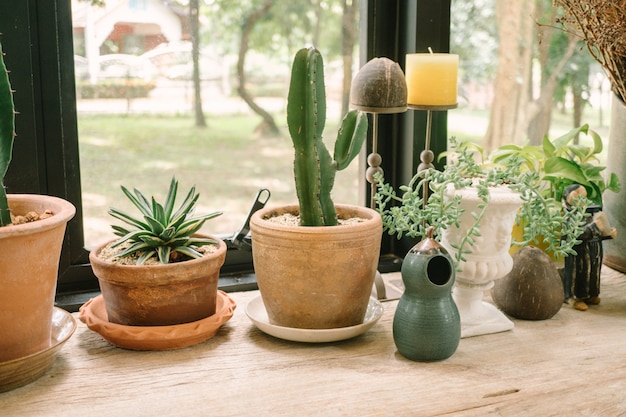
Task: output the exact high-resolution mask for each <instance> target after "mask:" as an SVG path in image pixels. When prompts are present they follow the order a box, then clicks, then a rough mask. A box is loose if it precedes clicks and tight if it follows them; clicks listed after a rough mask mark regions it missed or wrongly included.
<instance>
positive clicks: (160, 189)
mask: <svg viewBox="0 0 626 417" xmlns="http://www.w3.org/2000/svg"><path fill="white" fill-rule="evenodd" d="M276 120H277V121H278V123H280V120H284V115H277V116H276ZM258 121H259V119H258V117H255V116H251V115H238V114H234V115H219V116H208V117H207V124H208V127H207V128H196V127H194V123H193V119H192V118H191V117H185V116H162V115H159V116H146V115H133V116H113V115H98V116H85V115H81V116H80V118H79V138H80V163H81V181H82V192H83V210H84V214H85V230H86V239H87V241H88V244H89V243H90V242H99V241H102V240H104V239H106V238H108V237H111V236H112V235H111V231H110V226H109V223H110V222H111V220H113V219H112V218H110V217H109V216H108V215H107V210H108V209H109V207H110V206H113V207H116V208H119V209H122V210H132V207H131V205H130V203H127V202H126V201H125V197H124V195H123V194H122V192H121V190H120V185H125V186H126V187H128V188H134V187H136V188H138V189H140V190H141V191H142V192H144V193H145V194H146V195H148V196H152V195H154V196H155V197H157V199H164V197H165V193H166V192H167V187H168V186H169V182H170V179H171V178H172V176H176V178H177V179H178V180H179V182H180V186H179V187H180V191H179V193H180V194H182V193H183V192H184V191H185V190H186V189H188V188H189V187H191V186H192V185H195V186H196V188H197V190H198V192H199V194H200V199H199V203H198V209H197V211H198V213H208V212H211V211H218V210H219V211H223V212H224V214H223V215H222V216H221V217H218V218H216V219H213V220H211V221H209V223H207V225H206V226H205V228H204V229H203V230H204V231H205V232H213V233H218V234H231V233H233V232H235V231H237V230H238V228H239V227H240V226H241V225H242V223H243V221H244V220H245V214H246V213H247V211H248V210H249V209H250V206H251V204H252V202H253V199H254V197H255V195H256V193H257V191H258V190H259V189H260V188H268V189H269V190H270V191H271V193H272V197H271V199H270V202H269V203H268V204H280V203H287V202H295V201H296V197H295V191H294V182H293V174H292V172H293V169H292V162H293V150H292V144H291V139H290V138H289V136H288V134H287V132H286V128H285V131H284V133H283V134H282V135H280V136H264V135H259V134H256V133H255V128H256V126H257V124H258ZM326 131H327V132H328V134H327V136H328V137H333V138H334V132H336V127H335V126H331V125H329V126H328V127H327V130H326ZM331 149H332V148H331ZM357 184H358V164H357V163H353V164H352V165H351V166H350V167H349V168H348V170H347V171H343V172H340V173H338V177H337V182H336V186H335V190H334V193H333V195H334V198H335V201H336V202H344V203H357V202H358V195H357V194H358V187H357ZM183 197H184V196H181V197H180V198H181V199H182V198H183Z"/></svg>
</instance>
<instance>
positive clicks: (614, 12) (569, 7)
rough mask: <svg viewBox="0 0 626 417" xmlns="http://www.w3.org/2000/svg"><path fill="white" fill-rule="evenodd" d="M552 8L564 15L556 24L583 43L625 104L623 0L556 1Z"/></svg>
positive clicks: (625, 13)
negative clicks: (558, 8)
mask: <svg viewBox="0 0 626 417" xmlns="http://www.w3.org/2000/svg"><path fill="white" fill-rule="evenodd" d="M555 5H557V6H561V7H563V9H564V11H565V15H564V16H563V17H561V18H559V19H557V22H558V23H560V24H562V25H563V26H564V28H565V30H567V31H571V32H574V33H576V34H577V35H578V36H580V37H581V38H582V39H583V40H584V41H585V43H586V44H587V48H588V49H589V52H590V53H591V55H592V56H593V57H594V58H595V60H596V61H598V62H599V63H600V65H602V67H603V68H604V69H605V71H606V72H607V76H608V77H609V80H610V81H611V85H612V87H613V90H614V91H615V92H616V93H617V94H618V95H619V96H620V97H621V98H622V100H623V101H626V0H555Z"/></svg>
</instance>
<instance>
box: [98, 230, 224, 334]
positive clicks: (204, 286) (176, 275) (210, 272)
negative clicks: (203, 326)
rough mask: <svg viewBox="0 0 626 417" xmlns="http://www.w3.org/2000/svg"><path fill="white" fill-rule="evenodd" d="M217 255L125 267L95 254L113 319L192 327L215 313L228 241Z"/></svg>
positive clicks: (105, 299) (145, 323) (152, 324)
mask: <svg viewBox="0 0 626 417" xmlns="http://www.w3.org/2000/svg"><path fill="white" fill-rule="evenodd" d="M203 237H210V238H212V239H214V240H216V241H217V242H218V243H219V248H218V250H217V251H216V252H214V253H211V254H206V255H204V256H203V257H202V258H200V259H193V260H189V261H184V262H176V263H170V264H165V265H120V264H116V263H112V262H109V261H105V260H103V259H101V258H100V257H99V256H98V254H99V253H100V251H102V249H103V248H104V247H105V246H106V245H107V244H108V243H110V242H107V243H105V244H103V245H101V246H99V247H98V248H96V249H95V250H92V251H91V252H90V254H89V260H90V262H91V266H92V268H93V271H94V274H95V275H96V277H97V278H98V281H99V282H100V289H101V290H102V296H103V298H104V304H105V306H106V311H107V316H108V320H109V321H110V322H111V323H117V324H122V325H127V326H166V325H174V324H182V323H188V322H192V321H196V320H200V319H203V318H206V317H209V316H211V315H213V314H214V313H215V305H216V297H217V284H218V278H219V271H220V268H221V267H222V265H223V264H224V260H225V259H226V244H225V243H224V241H222V240H220V239H219V238H216V237H215V236H203Z"/></svg>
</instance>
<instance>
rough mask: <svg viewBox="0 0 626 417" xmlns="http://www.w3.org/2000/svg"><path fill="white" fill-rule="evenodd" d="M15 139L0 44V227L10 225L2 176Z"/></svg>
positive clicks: (12, 108)
mask: <svg viewBox="0 0 626 417" xmlns="http://www.w3.org/2000/svg"><path fill="white" fill-rule="evenodd" d="M14 137H15V108H14V106H13V91H12V90H11V84H10V82H9V74H8V71H7V68H6V66H5V64H4V52H3V51H2V43H1V42H0V226H6V225H8V224H11V212H10V210H9V202H8V200H7V194H6V189H5V187H4V176H5V174H6V172H7V169H8V168H9V162H11V154H12V152H13V138H14Z"/></svg>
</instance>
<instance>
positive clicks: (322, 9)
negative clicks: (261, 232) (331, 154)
mask: <svg viewBox="0 0 626 417" xmlns="http://www.w3.org/2000/svg"><path fill="white" fill-rule="evenodd" d="M92 3H98V4H92ZM191 3H193V1H192V2H191ZM198 3H199V7H198V10H199V12H198V20H199V37H198V39H199V40H200V46H199V50H200V52H199V55H198V62H199V78H200V94H199V95H200V97H201V105H202V110H203V113H202V114H203V118H198V117H197V116H196V112H195V111H194V109H195V108H196V107H195V106H196V99H195V97H196V94H195V91H196V90H195V89H194V82H193V59H192V42H191V39H192V31H193V24H192V22H191V21H190V19H189V15H190V13H189V10H190V2H189V1H181V2H162V1H157V0H105V1H98V2H89V1H87V2H85V1H77V0H74V1H73V2H72V14H73V26H74V42H75V45H74V48H75V53H76V56H75V66H76V77H77V95H78V102H77V109H78V117H79V120H78V125H79V141H80V163H81V177H82V178H81V181H82V193H83V206H84V207H83V208H84V218H85V222H84V223H85V225H84V227H85V240H86V243H87V247H93V245H95V244H96V243H99V242H101V241H103V240H107V239H109V238H111V237H112V232H111V228H110V223H112V220H113V219H112V218H111V217H110V216H108V214H107V210H108V209H109V208H110V207H111V206H113V207H116V208H119V209H122V210H126V211H132V210H133V209H132V207H131V206H130V203H127V202H126V201H125V200H126V199H125V197H124V196H123V194H122V192H121V190H120V185H125V186H127V187H131V188H132V187H136V188H138V189H139V190H141V191H142V192H144V194H146V195H147V196H152V195H154V196H155V197H157V198H158V199H164V198H165V193H166V191H167V187H168V185H169V181H170V179H171V178H172V176H174V175H175V176H176V177H177V179H178V180H179V182H180V188H181V191H180V193H181V194H182V193H183V192H184V191H186V190H187V189H188V188H189V187H191V186H192V185H195V186H196V188H197V190H198V191H199V193H200V200H199V203H198V208H197V211H198V213H208V212H211V211H217V210H219V211H223V212H224V214H223V215H222V216H221V217H218V218H217V219H214V220H211V221H209V223H207V225H206V226H205V228H204V231H205V232H209V233H215V234H220V235H232V234H233V233H235V232H236V231H238V230H239V228H240V227H241V226H242V224H243V222H244V220H245V216H246V214H247V211H248V210H249V209H250V207H251V205H252V202H253V200H254V198H255V195H256V193H257V191H258V190H259V189H261V188H268V189H269V190H270V191H271V193H272V196H271V199H270V201H269V203H268V204H279V203H295V202H296V197H295V189H294V182H293V175H292V160H293V150H292V144H291V139H290V138H289V134H288V131H287V126H286V117H285V107H286V96H287V91H288V82H289V73H290V67H291V60H292V58H293V55H294V54H295V52H296V50H297V49H299V48H300V47H301V46H303V45H306V44H313V45H315V46H316V47H317V48H318V49H319V50H320V51H321V52H322V54H323V56H324V59H325V71H326V91H327V107H328V110H327V117H328V120H327V124H326V129H325V138H326V141H327V146H329V148H330V149H331V151H332V148H331V146H332V144H333V142H334V137H335V135H336V131H337V126H338V123H339V121H340V119H341V115H342V114H343V112H344V111H345V109H346V107H345V105H346V103H344V102H343V101H342V98H343V100H344V101H345V100H346V99H345V98H344V97H347V95H344V94H342V93H343V91H344V88H345V87H343V80H344V71H343V68H344V65H347V66H348V68H354V67H357V68H358V46H353V47H352V46H351V47H348V50H349V51H350V52H349V53H347V54H345V53H343V52H342V47H341V45H342V31H341V28H342V25H343V26H344V27H346V28H347V29H348V31H347V33H348V34H351V35H352V36H351V37H350V38H351V39H352V40H353V42H354V41H356V39H358V36H356V34H357V33H358V16H357V15H356V10H357V9H358V6H357V2H354V3H352V2H347V6H345V5H344V3H346V2H343V1H338V0H333V1H313V2H311V1H295V2H294V1H286V0H284V1H277V2H274V5H273V6H272V7H271V8H270V9H267V10H265V9H264V7H263V6H264V4H265V3H266V2H261V1H253V0H250V1H242V2H233V1H230V0H205V1H203V0H200V1H199V2H198ZM350 8H353V9H350ZM346 10H347V11H350V10H352V11H354V13H355V15H354V16H353V17H350V18H348V19H345V18H344V23H343V24H342V17H344V15H345V14H346V13H347V11H346ZM346 21H347V22H351V23H350V24H347V25H346V23H345V22H346ZM246 23H248V24H249V25H250V26H249V27H250V31H249V33H247V34H244V33H243V32H242V30H243V29H242V28H246V27H247V26H246ZM246 35H247V36H246ZM344 37H345V39H348V38H349V37H347V36H345V35H344ZM242 39H243V41H242ZM242 48H244V49H245V60H244V71H243V74H244V83H243V87H244V91H243V94H242V91H241V89H240V84H241V83H240V81H241V77H240V74H238V59H239V56H240V52H241V51H242ZM344 55H346V56H347V57H349V58H351V60H350V59H344V58H345V57H344ZM344 62H345V63H344ZM347 78H348V79H351V78H352V75H351V73H348V77H347ZM347 88H348V90H347V91H349V87H347ZM242 95H243V96H246V97H248V100H249V101H250V102H249V103H247V102H246V101H245V100H244V99H242ZM257 106H258V108H259V109H261V111H262V112H264V113H266V114H267V115H268V120H270V118H271V121H273V123H275V125H276V127H277V128H278V132H277V133H276V132H273V131H272V130H271V124H270V123H268V122H267V121H265V120H264V119H263V117H262V116H261V115H259V112H255V111H253V110H252V107H257ZM202 121H204V122H205V123H206V127H200V126H199V124H201V122H202ZM361 175H362V174H361V173H360V168H359V167H358V164H357V163H356V162H355V163H353V164H352V165H351V166H350V167H349V168H348V169H347V170H346V171H343V172H340V173H338V175H337V180H336V185H335V188H334V193H333V196H334V200H335V201H336V202H342V203H352V204H357V203H358V202H359V192H358V190H359V187H358V184H359V181H360V176H361ZM179 198H180V199H182V198H183V196H179Z"/></svg>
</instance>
